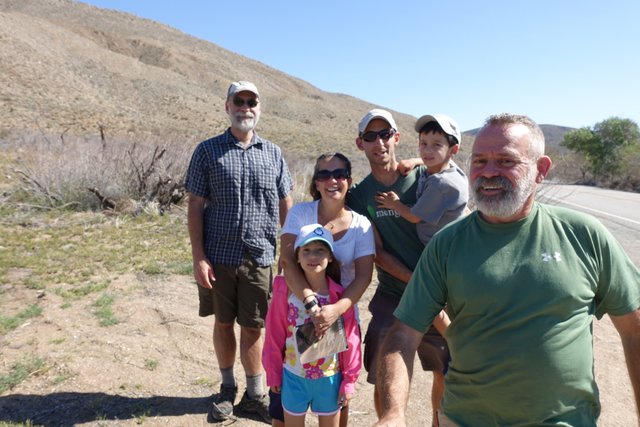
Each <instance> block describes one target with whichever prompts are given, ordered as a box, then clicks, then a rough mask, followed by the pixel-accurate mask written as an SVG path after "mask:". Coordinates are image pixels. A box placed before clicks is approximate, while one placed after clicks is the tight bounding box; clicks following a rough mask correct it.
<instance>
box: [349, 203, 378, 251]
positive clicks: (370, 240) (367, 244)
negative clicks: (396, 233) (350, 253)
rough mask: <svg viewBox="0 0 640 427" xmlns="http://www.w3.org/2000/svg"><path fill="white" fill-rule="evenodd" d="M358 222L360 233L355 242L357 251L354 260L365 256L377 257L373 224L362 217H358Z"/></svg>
mask: <svg viewBox="0 0 640 427" xmlns="http://www.w3.org/2000/svg"><path fill="white" fill-rule="evenodd" d="M356 215H357V214H356ZM357 220H358V230H359V233H358V236H357V238H356V240H355V250H354V257H353V258H354V259H358V258H361V257H363V256H368V255H375V253H376V245H375V239H374V236H373V227H372V226H371V222H369V220H368V219H367V218H366V217H364V216H362V215H358V217H357Z"/></svg>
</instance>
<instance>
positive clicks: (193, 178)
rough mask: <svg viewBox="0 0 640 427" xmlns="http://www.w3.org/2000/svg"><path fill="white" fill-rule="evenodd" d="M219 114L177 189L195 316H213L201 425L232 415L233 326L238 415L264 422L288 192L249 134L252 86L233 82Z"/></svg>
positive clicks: (271, 152) (281, 174) (275, 163)
mask: <svg viewBox="0 0 640 427" xmlns="http://www.w3.org/2000/svg"><path fill="white" fill-rule="evenodd" d="M225 110H226V112H227V114H228V115H229V119H230V121H231V126H230V127H229V128H228V129H227V130H226V131H225V132H224V133H223V134H222V135H218V136H216V137H213V138H211V139H208V140H206V141H203V142H201V143H200V144H199V145H198V146H197V147H196V149H195V151H194V153H193V156H192V158H191V163H190V164H189V170H188V172H187V178H186V181H185V187H186V189H187V191H188V192H189V208H188V214H187V217H188V227H189V238H190V240H191V252H192V256H193V275H194V277H195V280H196V282H197V283H198V285H199V286H198V293H199V297H200V309H199V315H200V316H203V317H204V316H209V315H212V314H214V315H215V321H214V325H213V348H214V350H215V353H216V357H217V359H218V365H219V367H220V372H221V376H222V384H221V386H220V393H219V394H218V395H217V396H216V397H215V398H214V401H213V404H212V406H211V408H210V411H209V417H210V418H211V420H212V421H222V420H225V419H227V418H229V416H230V415H231V414H232V412H233V404H234V402H235V398H236V393H237V384H236V380H235V377H234V374H233V365H234V361H235V358H236V337H235V332H234V322H235V321H236V320H237V322H238V324H239V325H240V360H241V362H242V366H243V368H244V371H245V375H246V379H247V390H246V392H245V393H244V395H243V396H242V399H241V401H240V404H239V405H238V409H239V410H240V411H241V412H248V413H252V414H256V415H259V416H260V417H261V418H263V419H264V420H265V421H267V422H269V421H270V418H269V415H268V403H269V402H268V396H267V395H266V393H265V390H264V382H263V378H262V364H261V355H262V337H261V332H262V331H261V329H262V328H263V327H264V319H265V316H266V314H267V308H268V299H269V294H270V289H271V279H272V276H271V274H272V273H271V264H273V262H274V260H275V253H276V238H277V230H278V222H279V223H280V225H282V223H283V222H284V219H285V216H286V214H287V212H288V210H289V208H290V207H291V205H292V199H291V196H290V192H291V189H292V187H293V184H292V180H291V175H290V173H289V169H288V168H287V164H286V163H285V160H284V158H283V157H282V153H281V150H280V148H279V147H278V146H277V145H275V144H273V143H272V142H270V141H267V140H265V139H262V138H260V137H259V136H258V135H257V134H256V133H255V132H254V129H255V127H256V125H257V124H258V120H259V118H260V95H259V93H258V89H257V88H256V87H255V85H254V84H253V83H251V82H248V81H238V82H233V83H232V84H231V86H230V87H229V90H228V92H227V100H226V102H225Z"/></svg>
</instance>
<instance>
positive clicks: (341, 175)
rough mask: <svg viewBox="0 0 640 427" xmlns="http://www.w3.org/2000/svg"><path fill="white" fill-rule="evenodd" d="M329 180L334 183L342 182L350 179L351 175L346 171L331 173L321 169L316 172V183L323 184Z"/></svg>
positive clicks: (339, 170) (337, 170)
mask: <svg viewBox="0 0 640 427" xmlns="http://www.w3.org/2000/svg"><path fill="white" fill-rule="evenodd" d="M331 178H333V179H335V180H336V181H344V180H345V179H348V178H351V175H350V174H349V171H348V170H346V169H334V170H332V171H330V170H327V169H321V170H319V171H318V172H316V181H320V182H324V181H329V180H330V179H331Z"/></svg>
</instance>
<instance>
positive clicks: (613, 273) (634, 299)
mask: <svg viewBox="0 0 640 427" xmlns="http://www.w3.org/2000/svg"><path fill="white" fill-rule="evenodd" d="M593 222H594V223H595V224H594V226H593V227H594V228H595V230H596V231H597V233H595V235H596V236H597V237H598V240H597V241H598V244H599V247H600V255H601V260H600V265H601V268H600V275H599V277H598V289H597V291H596V297H595V301H596V317H597V318H598V319H600V318H601V317H602V316H603V315H604V314H605V313H608V314H610V315H613V316H622V315H624V314H628V313H630V312H632V311H634V310H637V309H638V308H639V307H640V271H639V270H638V267H636V266H635V265H634V264H633V262H632V261H631V259H630V258H629V256H628V255H627V253H626V252H625V250H624V249H623V248H622V246H621V245H620V243H618V241H617V240H616V239H615V238H614V237H613V236H612V235H611V233H610V232H609V231H608V230H607V229H606V228H605V227H604V226H603V225H602V224H600V222H598V221H596V220H594V221H593ZM592 236H594V233H592Z"/></svg>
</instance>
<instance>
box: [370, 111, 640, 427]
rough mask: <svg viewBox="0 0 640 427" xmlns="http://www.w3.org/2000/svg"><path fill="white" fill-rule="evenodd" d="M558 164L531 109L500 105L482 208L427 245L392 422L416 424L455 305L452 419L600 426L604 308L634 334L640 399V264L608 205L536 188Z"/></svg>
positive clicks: (387, 407) (405, 318)
mask: <svg viewBox="0 0 640 427" xmlns="http://www.w3.org/2000/svg"><path fill="white" fill-rule="evenodd" d="M550 168H551V159H550V158H549V157H547V156H545V155H544V136H543V134H542V131H541V130H540V127H539V126H538V125H537V124H536V123H535V122H534V121H533V120H531V119H530V118H528V117H526V116H520V115H510V114H500V115H496V116H492V117H490V118H489V119H488V120H487V122H486V123H485V125H484V126H483V128H482V129H481V130H480V132H479V133H478V134H477V136H476V140H475V142H474V145H473V148H472V154H471V166H470V173H469V178H470V186H471V188H470V195H471V196H472V199H473V200H474V201H475V204H476V206H477V209H478V210H477V211H476V212H474V213H472V214H471V215H469V216H467V217H466V218H463V219H462V220H460V221H458V222H457V223H455V224H453V225H451V226H449V227H447V228H445V229H443V230H442V231H441V232H440V233H438V234H437V235H436V236H435V237H434V238H433V239H432V240H431V242H430V243H429V245H428V246H427V248H426V249H425V251H424V252H423V254H422V256H421V258H420V260H419V261H418V265H417V267H416V269H415V271H414V274H413V276H412V277H411V281H410V282H409V284H408V285H407V289H406V290H405V292H404V295H403V297H402V300H401V301H400V304H399V305H398V308H397V309H396V311H395V312H394V315H395V316H396V318H397V320H396V321H395V323H394V325H393V326H392V328H391V330H390V331H389V333H388V334H387V338H386V340H385V342H384V344H383V346H382V351H381V356H380V357H381V360H380V362H379V365H378V366H379V370H378V380H379V384H378V385H379V387H380V392H381V395H382V406H383V415H382V418H381V420H380V421H379V424H378V425H404V424H405V419H404V417H405V409H406V402H407V398H408V393H409V380H410V377H411V371H412V366H413V357H414V353H415V349H416V347H417V346H418V344H419V342H420V339H421V337H422V334H423V333H424V331H425V330H426V329H427V328H428V327H429V325H430V324H431V322H432V320H433V318H434V316H436V315H437V314H438V313H439V312H440V310H441V309H442V308H443V307H444V306H445V305H446V306H447V310H448V313H449V315H450V317H451V324H450V326H449V328H448V329H447V331H446V333H445V338H446V339H447V342H448V344H449V349H450V353H451V362H450V365H449V370H448V372H447V375H446V379H445V384H446V387H445V394H444V398H443V400H442V411H441V413H439V414H438V418H439V420H440V427H447V426H474V427H478V426H509V425H519V426H525V425H526V426H542V425H564V426H581V427H582V426H595V425H596V421H597V419H598V416H599V414H600V402H599V398H598V388H597V386H596V383H595V378H594V366H593V334H592V321H593V316H594V315H595V316H596V317H597V318H601V317H602V316H603V315H604V314H609V316H610V318H611V320H612V322H613V324H614V325H615V327H616V329H617V330H618V332H619V334H620V337H621V339H622V345H623V348H624V352H625V357H626V361H627V367H628V369H629V373H630V377H631V384H632V386H633V389H634V392H635V399H636V405H637V406H639V407H640V403H639V399H640V308H639V307H640V271H639V270H638V268H637V267H636V266H635V265H634V264H633V262H632V261H631V260H630V259H629V257H628V256H627V254H626V253H625V252H624V250H623V249H622V247H621V246H620V245H619V243H618V242H617V241H616V240H615V239H614V238H613V236H612V235H611V234H610V233H609V232H608V231H607V230H606V229H605V227H604V226H603V225H602V224H600V222H598V221H597V220H596V219H595V218H593V217H591V216H588V215H585V214H582V213H579V212H576V211H572V210H569V209H565V208H560V207H556V206H548V205H544V204H540V203H538V202H536V201H535V193H536V188H537V186H538V185H539V184H540V183H541V182H542V180H543V179H544V177H545V175H546V174H547V172H548V171H549V169H550Z"/></svg>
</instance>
